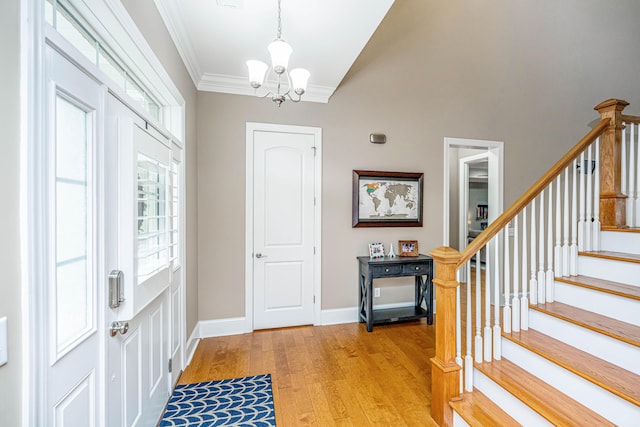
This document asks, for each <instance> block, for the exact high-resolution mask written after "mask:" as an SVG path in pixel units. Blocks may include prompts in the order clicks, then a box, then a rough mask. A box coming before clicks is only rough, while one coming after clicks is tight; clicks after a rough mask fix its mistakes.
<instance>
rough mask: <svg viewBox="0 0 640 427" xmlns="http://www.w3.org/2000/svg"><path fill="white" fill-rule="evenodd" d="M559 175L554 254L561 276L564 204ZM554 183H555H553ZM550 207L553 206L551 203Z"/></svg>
mask: <svg viewBox="0 0 640 427" xmlns="http://www.w3.org/2000/svg"><path fill="white" fill-rule="evenodd" d="M561 175H562V174H560V175H558V177H557V178H556V245H555V246H554V248H553V255H554V261H555V262H554V266H555V268H556V270H555V271H557V272H558V275H559V276H562V222H561V218H562V205H561V204H560V203H561V201H560V199H561V197H562V194H560V176H561ZM551 185H553V184H551ZM549 208H551V203H549Z"/></svg>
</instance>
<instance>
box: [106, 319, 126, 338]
mask: <svg viewBox="0 0 640 427" xmlns="http://www.w3.org/2000/svg"><path fill="white" fill-rule="evenodd" d="M128 331H129V322H117V321H116V322H113V323H111V326H109V335H111V336H112V337H115V336H116V335H117V334H118V332H120V334H122V335H124V334H126V333H127V332H128Z"/></svg>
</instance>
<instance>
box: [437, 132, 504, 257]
mask: <svg viewBox="0 0 640 427" xmlns="http://www.w3.org/2000/svg"><path fill="white" fill-rule="evenodd" d="M453 148H475V149H486V150H487V155H488V158H489V179H488V181H489V204H490V205H494V206H495V209H490V210H489V222H491V221H493V220H494V219H495V218H497V217H498V215H500V214H501V213H502V211H503V209H504V142H502V141H488V140H480V139H463V138H449V137H445V138H444V188H443V191H444V192H443V199H444V200H443V206H444V209H443V211H444V212H443V222H442V223H443V225H444V226H443V230H442V234H443V236H442V245H443V246H449V227H450V218H449V216H450V212H451V207H450V204H449V192H450V189H451V182H450V179H449V174H450V168H449V166H450V161H451V158H452V154H451V150H452V149H453ZM493 199H497V200H493Z"/></svg>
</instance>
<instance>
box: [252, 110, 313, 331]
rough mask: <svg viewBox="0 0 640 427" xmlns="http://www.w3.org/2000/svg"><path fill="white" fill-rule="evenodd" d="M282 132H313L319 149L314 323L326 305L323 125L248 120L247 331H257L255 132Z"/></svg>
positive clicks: (307, 133)
mask: <svg viewBox="0 0 640 427" xmlns="http://www.w3.org/2000/svg"><path fill="white" fill-rule="evenodd" d="M256 131H262V132H278V133H302V134H306V135H309V134H311V135H313V136H314V138H315V146H316V150H315V151H316V153H315V156H314V162H315V163H314V166H315V168H314V169H315V170H314V190H315V191H314V192H315V206H314V221H313V227H314V232H313V238H314V247H315V253H314V257H313V295H314V305H313V324H314V325H319V324H320V322H321V307H322V271H321V266H322V243H321V241H322V128H319V127H310V126H294V125H281V124H273V123H256V122H247V124H246V168H245V171H246V181H245V264H244V277H245V291H244V297H245V308H244V331H245V332H252V331H253V233H254V229H253V190H254V189H253V176H254V171H253V133H254V132H256Z"/></svg>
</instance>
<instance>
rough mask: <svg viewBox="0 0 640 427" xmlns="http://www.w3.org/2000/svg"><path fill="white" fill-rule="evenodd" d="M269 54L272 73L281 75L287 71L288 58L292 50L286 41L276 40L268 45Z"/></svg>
mask: <svg viewBox="0 0 640 427" xmlns="http://www.w3.org/2000/svg"><path fill="white" fill-rule="evenodd" d="M268 49H269V53H270V54H271V66H272V67H273V71H275V72H276V73H277V74H282V73H284V72H285V71H287V67H288V66H289V57H290V56H291V52H293V49H292V48H291V46H290V45H289V43H287V42H286V41H284V40H282V39H276V40H274V41H272V42H271V43H269V47H268Z"/></svg>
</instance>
